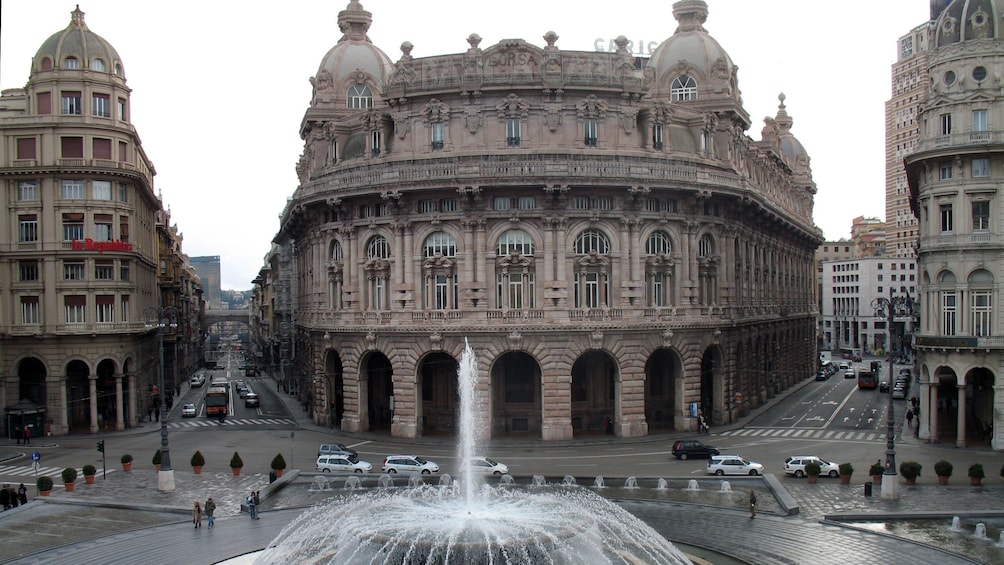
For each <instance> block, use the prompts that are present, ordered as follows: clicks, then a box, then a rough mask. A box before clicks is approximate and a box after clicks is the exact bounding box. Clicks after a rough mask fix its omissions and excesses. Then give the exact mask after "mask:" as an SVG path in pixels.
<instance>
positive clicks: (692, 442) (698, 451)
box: [673, 439, 718, 460]
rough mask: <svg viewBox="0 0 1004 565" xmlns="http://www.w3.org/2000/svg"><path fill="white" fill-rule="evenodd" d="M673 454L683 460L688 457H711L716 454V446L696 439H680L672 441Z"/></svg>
mask: <svg viewBox="0 0 1004 565" xmlns="http://www.w3.org/2000/svg"><path fill="white" fill-rule="evenodd" d="M673 455H675V456H676V458H677V459H683V460H686V459H688V458H690V457H711V456H712V455H718V448H716V447H712V446H710V445H705V444H703V443H701V442H700V441H697V440H696V439H681V440H677V441H676V442H674V443H673Z"/></svg>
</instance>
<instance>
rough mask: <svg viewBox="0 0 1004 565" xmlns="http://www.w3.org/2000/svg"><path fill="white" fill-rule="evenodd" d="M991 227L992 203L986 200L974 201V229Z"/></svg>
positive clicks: (979, 229)
mask: <svg viewBox="0 0 1004 565" xmlns="http://www.w3.org/2000/svg"><path fill="white" fill-rule="evenodd" d="M989 229H990V203H989V202H987V201H986V200H978V201H975V202H973V231H986V230H989Z"/></svg>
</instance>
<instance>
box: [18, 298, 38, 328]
mask: <svg viewBox="0 0 1004 565" xmlns="http://www.w3.org/2000/svg"><path fill="white" fill-rule="evenodd" d="M38 313H39V308H38V297H37V296H22V297H21V323H22V324H24V325H32V326H34V325H38V323H39V321H38V320H39V315H38Z"/></svg>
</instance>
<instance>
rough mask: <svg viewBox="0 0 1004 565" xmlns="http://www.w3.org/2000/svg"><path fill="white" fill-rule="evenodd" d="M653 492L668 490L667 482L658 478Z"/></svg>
mask: <svg viewBox="0 0 1004 565" xmlns="http://www.w3.org/2000/svg"><path fill="white" fill-rule="evenodd" d="M655 490H669V482H667V481H666V479H663V478H662V477H659V481H658V482H656V483H655Z"/></svg>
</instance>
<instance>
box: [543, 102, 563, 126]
mask: <svg viewBox="0 0 1004 565" xmlns="http://www.w3.org/2000/svg"><path fill="white" fill-rule="evenodd" d="M544 123H545V124H546V125H547V129H549V130H551V131H558V126H559V125H561V104H559V103H557V102H545V103H544Z"/></svg>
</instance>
